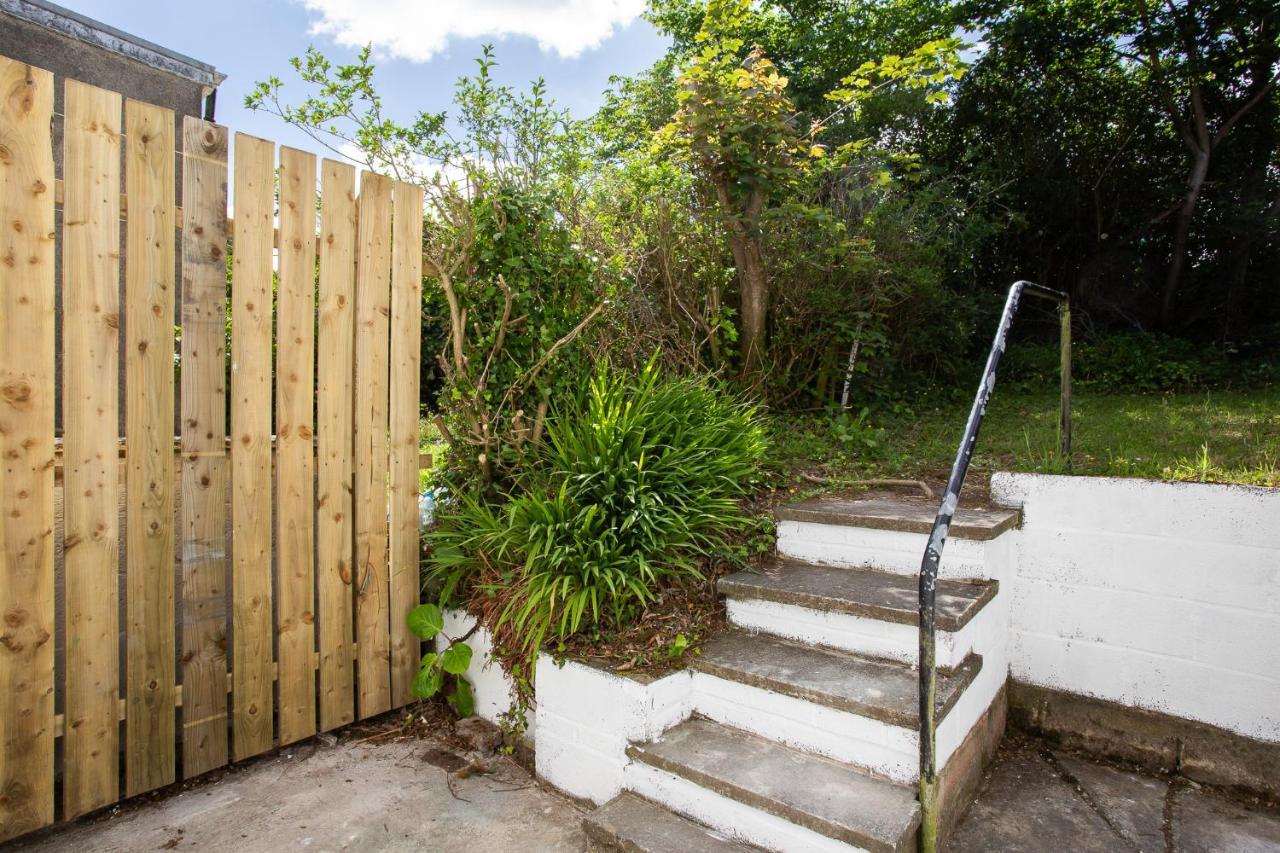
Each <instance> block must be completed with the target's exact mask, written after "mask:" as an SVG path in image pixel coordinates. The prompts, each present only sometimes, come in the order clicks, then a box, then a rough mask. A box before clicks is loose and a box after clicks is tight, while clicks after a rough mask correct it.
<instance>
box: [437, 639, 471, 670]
mask: <svg viewBox="0 0 1280 853" xmlns="http://www.w3.org/2000/svg"><path fill="white" fill-rule="evenodd" d="M440 663H441V665H442V666H443V667H444V671H445V672H448V673H450V674H452V675H462V673H464V672H466V671H467V667H469V666H471V647H470V646H468V645H467V644H466V643H454V644H453V645H452V646H450V647H449V648H447V649H445V652H444V654H443V655H441V657H440Z"/></svg>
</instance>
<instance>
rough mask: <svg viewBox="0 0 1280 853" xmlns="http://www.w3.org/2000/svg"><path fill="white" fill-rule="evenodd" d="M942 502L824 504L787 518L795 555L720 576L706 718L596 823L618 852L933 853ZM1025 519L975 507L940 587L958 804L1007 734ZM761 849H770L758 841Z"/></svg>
mask: <svg viewBox="0 0 1280 853" xmlns="http://www.w3.org/2000/svg"><path fill="white" fill-rule="evenodd" d="M933 512H934V506H933V505H932V504H931V503H927V502H924V501H911V500H904V499H879V500H859V501H841V500H832V499H820V500H814V501H808V502H805V503H800V504H795V505H792V506H789V507H786V508H784V509H783V510H781V511H780V512H779V513H778V556H777V557H776V558H775V559H774V560H773V561H772V562H771V563H770V564H769V565H768V566H767V567H766V568H765V571H764V572H763V573H750V572H742V573H738V574H735V575H732V576H729V577H726V578H723V579H722V580H721V581H720V584H719V589H720V591H721V593H723V594H724V595H725V597H726V599H727V609H728V614H729V621H730V623H731V624H732V626H733V627H732V629H731V630H729V631H728V632H726V633H724V634H722V635H720V636H718V637H715V638H713V639H712V640H710V641H709V642H706V643H704V644H703V646H702V649H701V654H700V655H697V656H695V657H693V658H692V659H691V661H690V667H691V668H692V670H693V676H692V679H693V680H692V708H691V710H692V716H690V717H689V718H688V719H686V720H685V721H683V722H681V723H679V724H678V725H675V726H674V727H672V728H670V729H668V730H667V731H665V732H664V733H662V735H661V736H659V737H657V738H655V739H653V740H650V741H648V742H645V743H633V744H632V745H631V746H630V748H629V749H628V750H627V755H628V757H629V758H630V763H629V764H628V765H627V766H626V768H625V771H624V776H623V778H624V788H625V789H626V790H624V792H623V793H622V794H621V795H619V796H618V797H616V798H614V799H613V800H611V801H610V802H608V803H606V804H604V805H603V806H601V807H600V808H598V809H597V810H596V811H595V812H594V813H592V814H591V815H590V816H588V818H587V819H586V821H585V826H586V829H587V832H588V835H589V836H590V837H591V838H592V840H593V841H594V842H595V843H596V844H597V845H599V846H600V847H601V848H604V849H617V850H627V851H651V853H675V851H699V850H707V851H722V850H724V851H728V850H747V849H758V848H762V849H766V850H777V851H850V850H868V851H894V853H897V851H910V850H915V849H916V843H917V842H916V835H917V830H918V828H919V825H920V807H919V803H918V802H917V800H916V790H915V783H916V781H917V779H918V764H919V734H918V708H917V677H918V676H917V672H916V669H915V663H916V659H917V643H918V635H917V616H916V599H917V592H916V572H917V570H918V568H919V564H920V557H921V554H922V553H923V550H924V546H925V540H926V537H927V534H928V531H929V529H930V527H931V525H932V522H933ZM1016 521H1017V517H1016V513H1012V512H1008V511H982V510H976V511H975V510H964V509H962V510H960V511H959V512H958V513H957V515H956V519H955V523H954V524H953V525H952V527H951V532H950V538H949V541H948V544H947V547H946V551H945V552H944V558H943V564H942V570H941V576H942V578H943V580H941V581H940V582H939V587H938V621H937V629H938V633H937V637H938V640H937V661H938V665H939V667H940V668H941V673H940V677H939V687H938V711H937V714H938V721H939V722H938V735H937V741H938V766H939V777H940V782H941V794H940V803H941V806H940V810H941V813H942V828H943V832H944V837H945V832H946V830H947V829H948V828H950V826H951V825H953V824H954V822H955V821H956V820H957V819H958V817H959V815H960V813H961V812H962V810H963V808H964V806H965V805H967V803H968V801H969V800H970V799H971V796H972V792H973V790H974V789H975V788H976V786H977V782H978V779H979V778H980V776H981V771H982V767H983V765H984V764H985V763H986V761H987V760H988V759H989V758H990V755H991V753H992V752H993V751H994V749H995V746H996V744H997V743H998V741H999V738H1000V735H1001V733H1002V732H1003V728H1004V694H1003V690H1004V684H1005V677H1006V674H1007V672H1008V662H1007V657H1006V649H1005V642H1006V633H1007V621H1008V620H1007V615H1006V609H1005V598H1004V597H1003V596H1002V595H1001V592H1000V585H999V581H1000V579H999V577H998V576H997V575H998V574H999V571H1000V569H999V567H1001V566H1003V565H1005V564H1007V561H1006V560H1003V559H1001V558H1000V554H999V549H1001V548H1005V547H1008V538H1007V537H1004V538H1003V540H1004V541H1002V534H1003V533H1005V532H1006V531H1008V530H1010V529H1011V528H1012V527H1013V526H1014V525H1015V524H1016ZM752 845H754V847H753V846H752Z"/></svg>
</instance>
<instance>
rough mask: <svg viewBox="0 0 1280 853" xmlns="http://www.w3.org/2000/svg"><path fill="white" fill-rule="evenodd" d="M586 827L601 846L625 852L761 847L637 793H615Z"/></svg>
mask: <svg viewBox="0 0 1280 853" xmlns="http://www.w3.org/2000/svg"><path fill="white" fill-rule="evenodd" d="M582 828H583V830H584V831H585V832H586V834H587V838H588V839H590V840H591V842H592V843H593V844H595V845H596V846H597V847H598V848H600V849H602V850H620V851H623V853H692V851H697V853H748V851H752V850H756V849H757V848H755V847H748V846H746V845H743V844H737V843H735V842H733V841H729V840H728V839H726V838H724V837H723V836H721V835H717V834H716V833H714V832H712V831H711V830H709V829H707V828H705V827H702V826H699V825H698V824H696V823H694V822H693V821H691V820H688V819H686V818H683V817H680V816H679V815H678V814H675V813H674V812H671V811H668V810H667V809H665V808H663V807H662V806H660V805H658V804H657V803H651V802H649V801H648V800H646V799H644V798H642V797H637V796H636V795H635V794H626V793H624V794H619V795H618V796H616V797H614V798H613V799H612V800H610V801H609V802H607V803H605V804H604V805H603V806H600V808H598V809H596V810H595V811H593V812H592V813H591V814H589V815H587V816H586V817H585V818H583V819H582Z"/></svg>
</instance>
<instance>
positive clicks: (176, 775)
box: [0, 57, 423, 841]
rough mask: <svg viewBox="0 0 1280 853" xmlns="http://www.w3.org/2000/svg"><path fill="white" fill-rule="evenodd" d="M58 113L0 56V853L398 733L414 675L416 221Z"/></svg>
mask: <svg viewBox="0 0 1280 853" xmlns="http://www.w3.org/2000/svg"><path fill="white" fill-rule="evenodd" d="M62 88H63V95H64V96H63V99H62V103H63V105H64V106H63V114H62V115H61V116H60V117H59V116H55V114H54V94H55V81H54V79H53V75H52V74H50V73H49V72H47V71H44V70H41V69H38V68H34V67H32V66H29V65H25V64H22V63H18V62H15V61H13V60H10V59H7V58H3V57H0V152H2V153H3V156H0V221H2V222H4V223H5V227H4V228H3V229H0V262H2V263H3V265H2V266H0V276H2V277H3V287H0V326H2V330H3V331H2V334H0V499H2V500H3V507H4V510H5V511H4V514H3V520H2V521H0V553H2V554H3V558H2V559H3V563H2V564H0V617H2V618H3V623H2V624H0V841H3V840H5V839H8V838H13V837H16V836H18V835H22V834H24V833H27V832H30V831H32V830H35V829H39V828H41V827H43V826H47V825H49V824H51V823H53V822H54V821H56V820H59V819H70V818H73V817H76V816H78V815H82V814H85V813H87V812H91V811H94V810H96V809H100V808H102V807H104V806H108V805H110V804H112V803H114V802H117V801H118V800H120V799H121V798H123V797H126V796H132V795H135V794H139V793H143V792H145V791H150V790H154V789H156V788H158V787H162V786H164V785H168V784H171V783H173V782H175V781H177V780H179V779H186V778H191V777H193V776H197V775H200V774H202V773H205V772H208V771H210V770H213V769H216V768H218V767H221V766H224V765H226V764H227V763H228V762H229V761H232V760H239V759H243V758H247V757H250V756H253V755H256V754H259V753H262V752H264V751H267V750H270V749H272V748H274V747H276V746H279V745H282V744H286V743H291V742H294V741H297V740H300V739H303V738H306V737H309V736H311V735H314V734H315V733H316V732H318V731H324V730H327V729H332V728H335V727H337V726H341V725H344V724H346V723H350V722H352V721H354V720H357V719H360V718H364V717H367V716H370V715H373V714H377V713H380V712H383V711H387V710H390V709H392V708H395V707H399V706H400V705H403V704H404V703H406V702H407V701H408V700H409V691H408V684H409V682H410V680H411V678H412V676H413V673H414V670H415V665H416V663H417V656H418V652H419V651H420V649H419V647H418V645H417V641H416V639H414V638H413V637H412V636H411V635H410V634H409V633H408V631H407V627H406V626H405V624H404V612H405V611H407V610H408V609H409V608H410V607H411V606H413V604H415V603H417V600H418V553H419V551H418V546H419V542H418V515H417V502H416V499H417V483H418V469H419V467H420V464H421V460H420V458H419V456H418V396H419V393H418V392H419V386H418V382H419V378H418V377H419V361H420V356H421V354H420V351H419V317H420V311H421V304H422V300H421V293H422V291H421V287H422V267H421V242H422V222H423V197H422V193H421V191H420V190H419V189H418V188H417V187H414V186H410V185H407V184H403V183H399V182H395V181H391V180H390V179H387V178H384V177H382V176H379V175H375V174H373V173H369V172H366V173H364V174H363V175H361V176H359V178H360V188H359V191H358V192H357V175H356V171H355V169H354V168H353V167H351V166H350V165H348V164H344V163H339V162H335V161H331V160H321V161H317V158H316V157H315V155H312V154H310V153H307V152H304V151H298V150H295V149H291V148H284V147H277V146H276V145H275V143H273V142H270V141H268V140H263V139H256V138H254V137H250V136H246V135H244V134H235V135H234V137H233V136H232V135H231V134H229V132H228V131H227V129H226V128H224V127H220V126H218V125H216V124H212V123H210V122H206V121H202V120H199V119H196V118H192V117H186V118H183V119H182V121H181V123H180V124H179V123H178V122H177V121H176V117H175V116H174V114H173V113H172V112H171V111H169V110H165V109H162V108H160V107H157V106H153V105H150V104H146V103H142V102H140V101H134V100H131V99H128V98H124V97H122V96H121V95H120V94H118V93H115V92H110V91H107V90H105V89H100V88H96V87H94V86H89V85H87V84H84V83H80V82H77V81H74V80H67V81H64V82H63V86H62ZM58 120H61V123H62V132H61V135H60V143H59V145H58V146H57V147H56V148H55V138H59V137H55V133H54V124H55V122H57V121H58ZM229 163H230V166H233V168H231V167H229ZM58 164H60V171H61V177H58V176H57V174H56V173H57V172H58V171H59V169H58ZM229 184H231V185H233V186H234V189H235V193H234V203H235V211H234V216H232V217H229V216H228V211H227V203H228V186H229ZM317 188H319V193H317ZM59 206H60V207H61V215H60V217H59V216H58V208H59ZM317 226H318V230H317ZM228 261H229V262H230V263H229V264H228ZM228 270H230V280H228ZM228 314H229V315H230V323H229V324H228ZM175 365H176V366H175ZM55 412H60V415H59V417H58V421H57V422H55ZM59 424H60V426H61V434H60V435H58V434H57V432H58V425H59ZM175 425H176V427H177V429H176V432H177V435H176V436H175Z"/></svg>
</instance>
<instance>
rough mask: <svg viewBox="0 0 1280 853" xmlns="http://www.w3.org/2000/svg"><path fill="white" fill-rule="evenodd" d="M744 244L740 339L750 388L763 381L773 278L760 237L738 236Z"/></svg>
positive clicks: (738, 240) (742, 246)
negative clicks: (768, 271)
mask: <svg viewBox="0 0 1280 853" xmlns="http://www.w3.org/2000/svg"><path fill="white" fill-rule="evenodd" d="M734 240H735V241H737V242H738V243H739V245H740V249H739V251H738V252H735V253H734V254H735V256H736V255H738V254H739V253H740V254H741V257H742V266H741V267H739V269H738V282H739V284H740V285H741V289H742V329H741V331H740V332H739V337H738V339H739V340H740V341H741V343H742V371H741V377H742V379H743V381H744V384H745V385H746V386H747V387H753V386H755V385H757V384H758V383H759V380H760V362H761V360H762V358H763V356H764V348H765V319H766V318H767V316H768V314H769V278H768V276H767V275H766V274H765V270H764V255H763V253H762V252H761V249H760V238H759V237H758V236H754V235H751V234H740V235H735V237H734Z"/></svg>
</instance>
